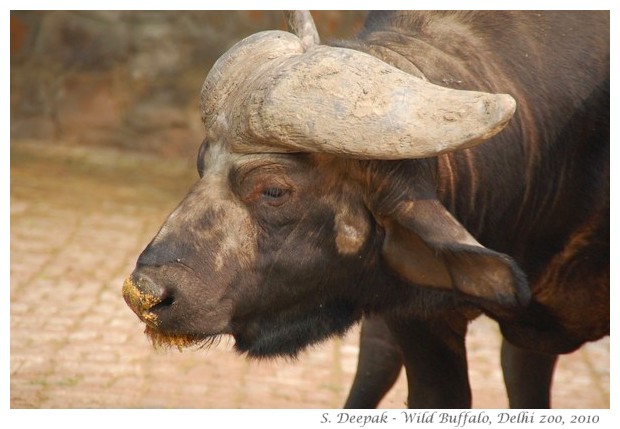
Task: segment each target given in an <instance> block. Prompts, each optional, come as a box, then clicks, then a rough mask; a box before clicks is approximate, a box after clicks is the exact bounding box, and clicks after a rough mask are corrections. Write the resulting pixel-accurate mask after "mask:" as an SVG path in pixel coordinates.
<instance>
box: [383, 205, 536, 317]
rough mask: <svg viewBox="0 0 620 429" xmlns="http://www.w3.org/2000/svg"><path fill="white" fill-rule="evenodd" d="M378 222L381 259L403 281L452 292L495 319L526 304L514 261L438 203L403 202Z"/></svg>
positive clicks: (524, 283)
mask: <svg viewBox="0 0 620 429" xmlns="http://www.w3.org/2000/svg"><path fill="white" fill-rule="evenodd" d="M382 223H383V226H384V228H385V232H386V235H385V240H384V243H383V249H382V252H383V258H384V259H385V261H386V262H387V264H388V266H389V267H390V268H392V269H393V270H394V271H395V272H396V273H397V274H398V275H399V276H400V277H401V278H403V279H404V280H406V281H408V282H411V283H413V284H415V285H418V286H422V287H434V288H440V289H447V290H455V291H457V293H459V294H462V295H463V296H464V297H465V298H466V299H468V300H471V301H473V302H474V303H477V304H478V305H479V306H480V307H481V308H482V309H483V310H487V311H488V312H489V313H490V314H491V315H496V316H498V317H501V315H502V314H504V313H505V312H506V310H510V309H512V308H515V307H518V306H520V305H526V304H527V303H528V302H529V299H530V290H529V287H528V284H527V280H526V278H525V275H524V274H523V272H522V271H521V270H520V269H519V267H518V266H517V264H516V263H515V261H514V260H512V258H510V257H509V256H507V255H505V254H502V253H498V252H495V251H493V250H490V249H488V248H486V247H484V246H482V245H481V244H480V243H478V242H477V241H476V239H475V238H474V237H472V236H471V234H469V232H468V231H467V230H466V229H465V227H463V225H461V224H460V223H459V222H458V221H457V220H456V219H455V218H454V217H453V216H452V215H451V214H450V212H448V210H446V208H445V207H444V206H443V205H442V204H441V203H440V202H439V201H437V200H434V199H427V200H415V201H410V202H406V203H401V204H400V205H399V207H398V208H397V209H396V210H395V212H394V213H393V215H392V216H390V217H388V218H386V219H383V220H382Z"/></svg>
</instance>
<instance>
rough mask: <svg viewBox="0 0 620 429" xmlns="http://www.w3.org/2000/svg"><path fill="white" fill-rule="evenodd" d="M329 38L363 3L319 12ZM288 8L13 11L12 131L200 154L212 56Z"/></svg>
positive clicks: (345, 30) (277, 24) (340, 32)
mask: <svg viewBox="0 0 620 429" xmlns="http://www.w3.org/2000/svg"><path fill="white" fill-rule="evenodd" d="M314 16H315V20H316V23H317V26H318V30H319V32H320V34H321V36H322V37H323V38H324V39H330V38H341V37H347V36H351V35H353V34H354V33H355V31H356V29H357V28H358V27H360V26H361V24H362V20H363V18H364V16H365V13H363V12H354V11H353V12H347V13H341V12H338V11H319V12H315V14H314ZM285 25H286V24H285V21H284V19H283V17H282V14H281V12H279V11H178V12H175V11H165V12H150V11H121V12H115V11H45V12H37V11H24V12H19V11H13V12H11V137H12V138H15V139H23V138H27V139H33V138H34V139H44V140H46V141H54V140H56V141H61V142H62V143H63V144H71V145H79V146H106V147H115V148H120V149H130V150H138V151H147V152H149V153H157V154H161V155H174V156H194V152H195V151H196V148H197V146H198V145H199V144H200V142H201V141H202V137H203V136H202V125H201V123H200V116H199V113H198V103H199V96H200V88H201V86H202V82H203V81H204V78H205V77H206V75H207V72H208V71H209V69H210V68H211V65H212V64H213V63H214V62H215V61H216V60H217V58H219V57H220V55H222V54H223V53H224V52H225V51H226V50H228V48H230V47H231V46H232V45H233V44H234V43H236V42H238V41H239V40H241V39H242V38H244V37H246V36H249V35H250V34H252V33H255V32H258V31H262V30H273V29H281V30H285V29H286V26H285Z"/></svg>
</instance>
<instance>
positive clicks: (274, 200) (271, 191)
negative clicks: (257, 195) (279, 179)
mask: <svg viewBox="0 0 620 429" xmlns="http://www.w3.org/2000/svg"><path fill="white" fill-rule="evenodd" d="M288 194H289V190H288V189H284V188H278V187H275V186H270V187H267V188H264V189H263V190H262V192H261V198H262V200H263V201H264V202H266V203H267V204H269V205H272V206H279V205H281V204H282V203H284V201H285V200H286V197H287V196H288Z"/></svg>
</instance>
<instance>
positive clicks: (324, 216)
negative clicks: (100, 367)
mask: <svg viewBox="0 0 620 429" xmlns="http://www.w3.org/2000/svg"><path fill="white" fill-rule="evenodd" d="M290 18H291V19H290V21H291V28H292V31H293V33H295V34H292V33H289V32H282V31H266V32H262V33H258V34H255V35H252V36H250V37H248V38H247V39H244V40H242V41H241V42H239V43H238V44H237V45H235V46H234V47H232V48H231V49H230V50H229V51H228V52H227V53H226V54H224V55H223V56H222V57H221V58H220V59H219V60H218V61H217V63H216V64H215V65H214V66H213V68H212V69H211V71H210V72H209V74H208V76H207V78H206V80H205V83H204V85H203V88H202V94H201V113H202V120H203V123H204V126H205V130H206V134H205V139H204V141H203V143H202V145H201V147H200V150H199V153H198V160H197V166H198V173H199V176H200V179H199V180H198V181H197V182H196V183H195V185H194V186H193V187H192V188H191V190H190V191H189V193H188V195H187V196H186V197H185V199H184V200H183V201H182V202H181V203H180V205H179V206H178V207H177V208H176V209H175V210H174V211H173V213H172V214H170V216H169V217H168V219H167V220H166V222H165V223H164V225H163V226H162V227H161V229H160V231H159V232H158V233H157V235H156V236H155V238H154V239H153V240H152V241H151V243H150V244H149V245H148V246H147V247H146V249H145V250H144V251H143V252H142V254H141V255H140V256H139V258H138V261H137V264H136V268H135V270H134V272H133V273H132V274H131V276H130V277H129V278H128V279H127V280H126V281H125V284H124V286H123V294H124V297H125V300H126V301H127V303H128V304H129V306H130V307H131V308H132V310H133V311H134V312H135V313H136V314H137V315H138V317H139V318H140V319H141V320H142V321H143V322H144V323H145V324H146V333H147V334H148V335H149V336H150V337H151V339H152V340H153V342H154V343H156V344H171V345H177V346H180V347H181V346H188V345H193V344H204V343H208V342H209V341H211V340H212V339H213V338H216V337H218V336H221V335H231V336H233V337H234V339H235V348H236V350H238V351H239V352H241V353H246V354H247V355H248V356H252V357H265V356H287V355H295V354H297V353H298V352H299V351H300V350H302V349H304V347H306V346H308V345H310V344H313V343H317V342H319V341H322V340H324V339H326V338H329V337H331V336H333V335H339V334H342V333H344V332H345V331H346V330H347V329H348V328H349V327H351V326H352V325H353V324H354V323H356V322H357V321H359V320H360V319H361V318H363V317H364V316H366V317H368V318H369V319H368V320H369V321H368V322H367V323H366V325H365V326H364V328H363V334H362V346H361V361H360V372H359V373H358V377H357V379H356V383H355V386H354V388H353V391H352V393H351V396H350V397H349V400H348V402H347V406H352V407H362V406H373V405H376V401H377V399H376V398H377V397H380V395H381V394H383V392H384V391H385V389H387V388H389V386H390V385H391V383H392V381H393V374H394V372H395V371H397V370H398V369H400V366H401V364H403V363H404V366H405V369H406V372H407V379H408V385H409V398H408V405H409V406H410V407H434V408H443V407H457V408H466V407H470V406H471V393H470V388H469V382H468V376H467V361H466V353H465V341H464V338H465V334H466V330H467V323H468V321H470V320H472V319H473V318H475V317H477V316H478V315H480V314H481V313H484V314H486V315H488V316H489V317H491V318H493V319H495V320H496V321H497V322H498V323H499V326H500V328H501V331H502V334H503V336H504V339H505V340H504V346H503V349H502V365H503V368H504V373H505V380H506V384H507V387H508V394H509V398H510V404H511V406H513V407H545V406H549V387H550V384H551V376H552V373H553V368H554V364H555V361H556V356H557V355H558V354H561V353H568V352H571V351H573V350H575V349H577V348H578V347H580V346H581V345H582V344H583V343H584V342H587V341H593V340H597V339H599V338H601V337H603V336H605V335H608V334H609V13H608V12H541V13H537V12H528V11H519V12H488V11H487V12H373V13H370V14H369V15H368V18H367V20H366V22H365V24H364V27H363V29H362V30H361V32H360V33H359V34H358V36H357V37H356V38H355V39H352V40H347V41H342V42H337V43H332V44H331V45H322V44H320V42H319V37H318V35H317V33H316V30H315V28H314V24H313V22H312V21H311V19H309V14H308V13H293V14H291V15H290ZM508 94H509V95H508ZM378 356H384V357H385V359H377V357H378ZM366 373H371V377H370V378H368V377H366V375H365V374H366ZM372 374H374V375H375V377H374V378H373V377H372ZM378 380H379V381H378ZM381 380H383V381H381Z"/></svg>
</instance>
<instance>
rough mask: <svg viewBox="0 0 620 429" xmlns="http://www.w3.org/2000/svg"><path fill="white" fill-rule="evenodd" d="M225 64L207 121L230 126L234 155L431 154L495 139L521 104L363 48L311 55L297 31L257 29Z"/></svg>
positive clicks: (208, 97)
mask: <svg viewBox="0 0 620 429" xmlns="http://www.w3.org/2000/svg"><path fill="white" fill-rule="evenodd" d="M220 62H221V63H222V67H219V65H218V64H216V65H218V69H217V70H216V71H213V70H212V71H211V73H209V76H207V80H206V81H205V85H204V87H203V88H204V89H203V97H202V98H203V120H204V121H205V125H206V126H207V128H208V130H209V129H212V128H213V125H214V124H219V125H222V124H225V129H222V130H220V132H217V133H216V134H218V135H219V137H220V138H226V139H228V141H229V144H230V146H231V150H233V151H236V152H244V153H247V152H327V153H334V154H344V155H348V156H352V157H357V158H366V159H406V158H422V157H429V156H435V155H437V154H440V153H444V152H449V151H454V150H457V149H462V148H467V147H471V146H474V145H476V144H478V143H480V142H482V141H484V140H486V139H488V138H490V137H492V136H493V135H494V134H496V133H497V132H499V131H500V130H501V129H502V128H503V127H504V126H505V125H506V123H507V122H508V120H509V119H510V118H511V117H512V115H513V113H514V111H515V106H516V103H515V101H514V99H513V98H512V97H510V96H509V95H505V94H487V93H481V92H474V91H459V90H454V89H448V88H444V87H441V86H437V85H433V84H431V83H428V82H425V81H423V80H421V79H419V78H416V77H413V76H411V75H409V74H407V73H405V72H403V71H401V70H399V69H397V68H395V67H393V66H391V65H389V64H387V63H385V62H383V61H381V60H379V59H377V58H375V57H373V56H370V55H367V54H364V53H362V52H359V51H355V50H351V49H345V48H335V47H328V46H321V45H319V46H315V47H314V48H313V49H311V50H310V51H308V52H304V47H303V45H302V43H301V41H300V40H299V39H298V38H297V37H295V36H293V35H292V34H290V33H284V34H282V32H265V33H259V34H257V35H254V36H251V37H249V38H248V39H245V40H244V41H242V42H240V43H239V44H238V45H236V46H235V47H233V48H231V50H230V51H229V52H228V53H226V54H225V55H224V57H222V58H221V59H220V60H218V63H220ZM219 128H221V127H219V126H218V127H215V128H213V129H215V130H217V129H219ZM224 131H226V133H224Z"/></svg>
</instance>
